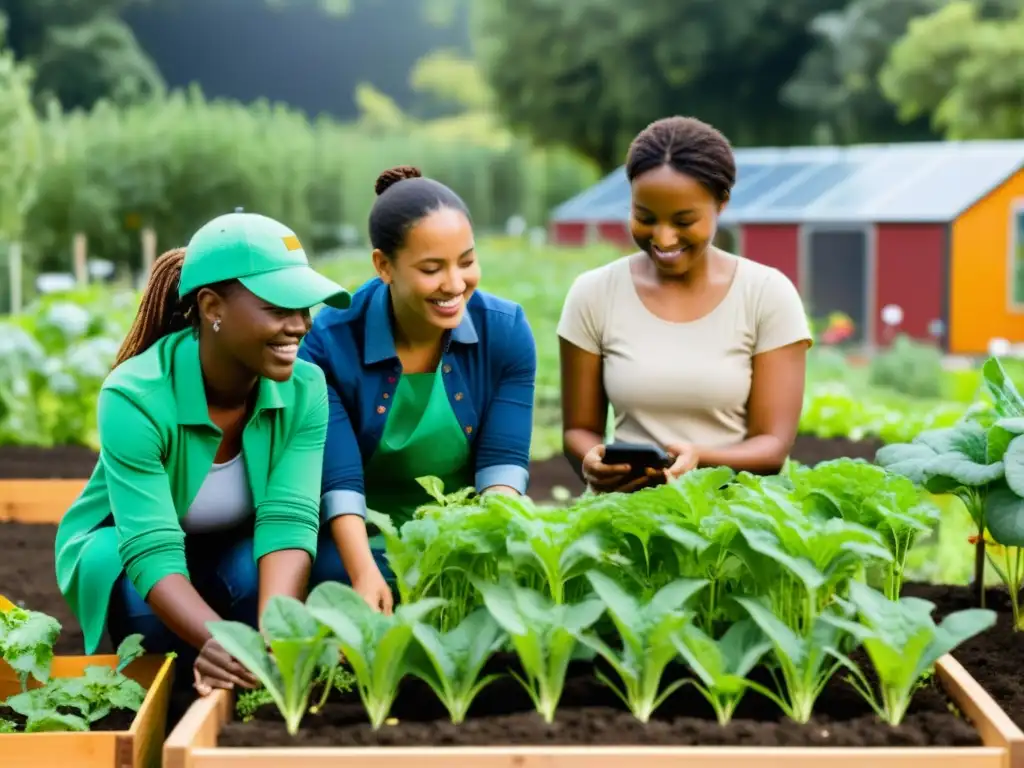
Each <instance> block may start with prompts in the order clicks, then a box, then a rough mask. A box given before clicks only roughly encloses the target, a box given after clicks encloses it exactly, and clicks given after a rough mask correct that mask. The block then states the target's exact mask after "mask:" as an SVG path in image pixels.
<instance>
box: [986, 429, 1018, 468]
mask: <svg viewBox="0 0 1024 768" xmlns="http://www.w3.org/2000/svg"><path fill="white" fill-rule="evenodd" d="M1019 435H1024V418H1007V419H999V420H997V421H996V422H995V423H994V424H992V426H990V427H989V428H988V461H989V463H990V464H991V463H992V462H996V461H1002V460H1003V459H1004V456H1005V454H1006V449H1007V448H1009V447H1010V443H1011V442H1012V441H1013V439H1014V438H1015V437H1017V436H1019Z"/></svg>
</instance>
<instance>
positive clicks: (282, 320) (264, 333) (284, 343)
mask: <svg viewBox="0 0 1024 768" xmlns="http://www.w3.org/2000/svg"><path fill="white" fill-rule="evenodd" d="M197 299H198V302H199V310H200V313H201V314H202V317H203V320H204V322H205V323H206V324H209V325H212V324H213V322H214V321H215V320H216V319H218V318H219V319H220V330H218V331H217V332H216V333H210V334H209V336H211V337H212V341H213V342H214V343H216V344H217V349H218V351H219V352H220V353H221V354H222V355H223V356H224V357H225V358H229V359H231V360H233V361H234V362H235V363H236V364H237V365H238V366H239V367H241V368H243V369H245V370H246V371H248V372H250V373H252V374H254V375H256V376H264V377H266V378H268V379H271V380H272V381H287V380H288V379H289V378H290V377H291V375H292V370H293V369H294V367H295V359H296V355H297V354H298V351H299V342H301V341H302V338H303V336H305V335H306V334H307V333H308V332H309V328H310V317H309V310H308V309H282V308H281V307H276V306H274V305H272V304H269V303H267V302H266V301H264V300H263V299H261V298H259V297H258V296H256V295H255V294H254V293H252V292H251V291H249V290H248V289H247V288H245V287H243V286H242V285H240V284H233V285H232V286H231V288H230V289H228V290H223V291H219V292H218V291H214V290H210V289H208V288H203V289H201V290H200V291H199V294H198V295H197ZM206 330H211V331H212V328H208V329H206Z"/></svg>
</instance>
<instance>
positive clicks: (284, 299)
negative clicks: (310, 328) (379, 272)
mask: <svg viewBox="0 0 1024 768" xmlns="http://www.w3.org/2000/svg"><path fill="white" fill-rule="evenodd" d="M233 279H234V280H238V281H239V282H240V283H241V284H242V285H244V286H245V287H246V288H248V289H249V290H250V291H252V292H253V293H254V294H256V295H257V296H259V297H260V298H261V299H263V300H264V301H265V302H267V303H269V304H273V305H274V306H276V307H282V308H284V309H309V308H310V307H314V306H316V305H317V304H327V305H328V306H330V307H336V308H338V309H346V308H347V307H348V306H349V305H350V304H351V303H352V296H351V295H350V294H349V292H348V291H346V290H345V289H344V288H342V287H341V286H340V285H338V284H337V283H335V282H334V281H333V280H328V279H327V278H326V277H324V276H323V275H321V274H320V273H319V272H316V271H315V270H314V269H313V268H312V267H311V266H309V259H308V258H307V257H306V252H305V251H304V250H303V248H302V244H301V243H300V242H299V238H298V237H297V236H296V234H295V233H294V232H293V231H292V230H290V229H288V227H286V226H285V225H284V224H281V223H280V222H278V221H275V220H274V219H271V218H268V217H266V216H261V215H260V214H258V213H244V212H241V211H240V210H239V211H236V212H235V213H228V214H225V215H223V216H218V217H217V218H215V219H214V220H213V221H210V222H208V223H206V224H204V225H203V226H202V227H201V228H200V229H199V231H198V232H196V233H195V234H194V235H193V236H192V239H191V240H190V241H189V243H188V246H186V248H185V261H184V263H183V264H182V267H181V280H180V283H179V286H178V295H179V297H184V296H187V295H188V294H189V293H191V292H192V291H194V290H196V289H197V288H201V287H202V286H204V285H210V284H211V283H218V282H220V281H222V280H233Z"/></svg>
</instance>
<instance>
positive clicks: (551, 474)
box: [0, 445, 583, 501]
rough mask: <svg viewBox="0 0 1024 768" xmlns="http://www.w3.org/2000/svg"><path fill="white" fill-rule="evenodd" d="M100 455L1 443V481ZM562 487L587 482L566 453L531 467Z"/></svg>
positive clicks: (537, 485) (74, 471)
mask: <svg viewBox="0 0 1024 768" xmlns="http://www.w3.org/2000/svg"><path fill="white" fill-rule="evenodd" d="M98 458H99V456H98V454H96V453H94V452H93V451H92V449H90V448H85V447H82V446H58V447H56V448H32V447H26V446H19V445H4V446H0V480H57V479H61V480H63V479H70V480H78V479H82V480H84V479H87V478H89V477H90V476H91V475H92V472H93V469H94V468H95V467H96V461H97V460H98ZM556 486H562V487H564V488H566V489H568V490H569V492H570V493H571V494H572V495H574V496H578V495H579V494H581V493H582V492H583V483H582V481H581V480H580V479H579V478H578V477H576V474H575V473H574V472H573V471H572V467H571V466H569V462H568V461H567V460H566V459H565V458H564V457H562V456H555V457H553V458H551V459H547V460H545V461H535V462H533V463H532V464H531V466H530V496H531V497H532V498H534V499H537V500H538V501H540V500H548V499H551V498H552V490H553V489H554V488H555V487H556Z"/></svg>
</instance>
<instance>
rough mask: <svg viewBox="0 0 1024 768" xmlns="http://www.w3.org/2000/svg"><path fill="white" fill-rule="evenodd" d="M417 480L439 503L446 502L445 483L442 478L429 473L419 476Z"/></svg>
mask: <svg viewBox="0 0 1024 768" xmlns="http://www.w3.org/2000/svg"><path fill="white" fill-rule="evenodd" d="M416 482H417V483H419V484H420V485H421V486H422V487H423V490H425V491H426V492H427V494H428V495H429V496H430V497H431V498H432V499H434V501H436V502H437V503H438V504H444V502H445V498H444V483H443V482H442V481H441V479H440V478H438V477H434V476H432V475H428V476H426V477H417V478H416Z"/></svg>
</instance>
